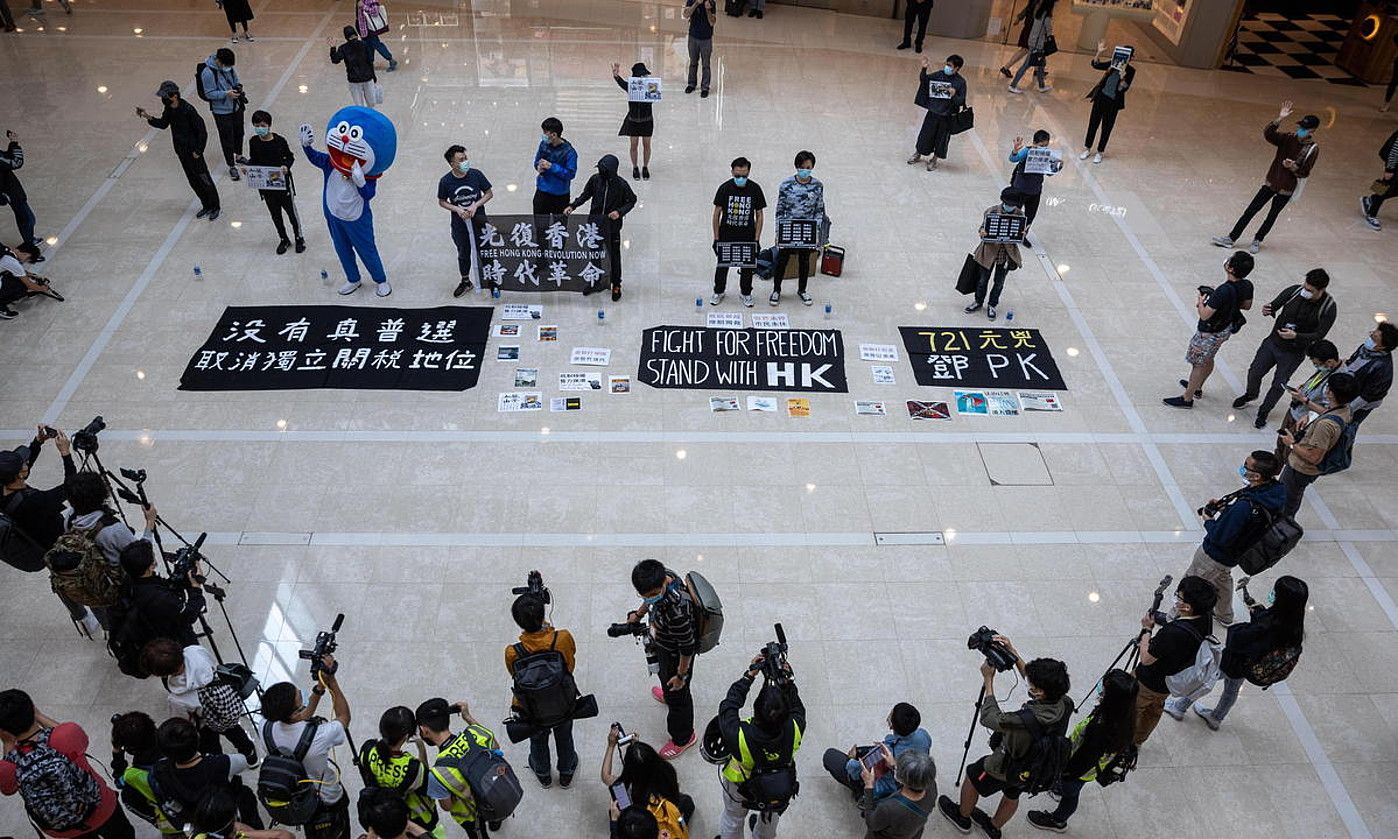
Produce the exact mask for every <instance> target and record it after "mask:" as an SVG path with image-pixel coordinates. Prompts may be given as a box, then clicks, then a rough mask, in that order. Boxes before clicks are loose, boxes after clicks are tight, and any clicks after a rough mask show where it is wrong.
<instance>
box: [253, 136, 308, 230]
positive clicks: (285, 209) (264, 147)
mask: <svg viewBox="0 0 1398 839" xmlns="http://www.w3.org/2000/svg"><path fill="white" fill-rule="evenodd" d="M252 133H253V138H252V140H250V141H249V142H248V156H247V157H246V158H244V159H243V161H241V162H245V163H246V164H247V165H249V166H270V167H275V168H277V169H279V170H281V173H282V175H283V176H284V177H285V178H286V189H259V190H258V191H257V194H258V195H259V196H261V197H262V200H263V201H265V202H267V212H268V213H269V214H271V216H272V225H273V226H274V227H276V228H277V237H278V239H277V254H278V255H279V256H280V255H281V254H284V253H286V250H287V248H289V247H291V241H290V240H289V239H287V238H286V225H285V224H284V223H283V222H282V214H283V213H285V214H286V216H287V218H289V219H291V230H292V232H293V233H294V234H296V252H297V253H301V252H303V251H305V250H306V239H305V237H303V236H302V235H301V219H300V217H298V216H297V215H296V201H295V196H296V189H295V187H294V186H293V185H292V183H291V166H292V164H294V163H295V162H296V155H294V154H292V153H291V146H289V145H287V142H286V138H285V137H283V136H282V135H280V134H275V133H273V132H272V115H271V114H269V113H267V112H266V111H253V114H252Z"/></svg>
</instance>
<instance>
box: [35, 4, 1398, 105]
mask: <svg viewBox="0 0 1398 839" xmlns="http://www.w3.org/2000/svg"><path fill="white" fill-rule="evenodd" d="M1389 11H1390V12H1391V11H1392V4H1390V8H1389ZM12 28H13V27H12ZM1393 43H1394V45H1398V34H1395V35H1394V36H1393ZM1395 91H1398V55H1395V56H1393V69H1392V70H1391V71H1389V74H1388V89H1387V90H1385V91H1384V92H1383V104H1382V105H1380V106H1379V113H1381V114H1386V113H1388V109H1389V107H1390V106H1391V105H1392V104H1393V94H1394V92H1395Z"/></svg>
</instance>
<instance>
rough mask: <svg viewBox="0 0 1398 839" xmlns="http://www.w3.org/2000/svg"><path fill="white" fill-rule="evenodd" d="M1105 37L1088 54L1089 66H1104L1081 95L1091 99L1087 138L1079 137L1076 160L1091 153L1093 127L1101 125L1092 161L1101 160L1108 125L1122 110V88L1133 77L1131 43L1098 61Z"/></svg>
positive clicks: (1132, 50)
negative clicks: (1100, 133)
mask: <svg viewBox="0 0 1398 839" xmlns="http://www.w3.org/2000/svg"><path fill="white" fill-rule="evenodd" d="M1106 45H1107V42H1106V41H1098V42H1097V52H1096V53H1095V54H1094V55H1093V56H1092V69H1094V70H1105V71H1106V72H1105V73H1103V74H1102V78H1101V79H1099V80H1098V81H1097V84H1095V85H1093V86H1092V89H1091V90H1089V91H1088V92H1087V96H1085V97H1083V98H1084V99H1088V100H1090V101H1091V102H1092V115H1091V116H1089V117H1088V118H1087V139H1086V140H1084V141H1083V147H1082V154H1080V155H1078V159H1079V160H1087V157H1088V155H1090V154H1092V141H1093V139H1094V138H1095V137H1096V136H1097V128H1098V127H1099V126H1100V127H1101V129H1102V139H1101V140H1100V141H1099V142H1098V143H1097V154H1096V155H1094V156H1093V158H1092V162H1093V163H1101V162H1102V154H1103V153H1104V152H1105V151H1106V150H1107V141H1108V140H1110V139H1111V136H1112V128H1113V127H1115V126H1116V115H1117V114H1118V113H1120V112H1121V111H1124V110H1126V91H1127V89H1128V88H1130V87H1131V83H1132V82H1133V81H1135V79H1136V68H1135V67H1133V66H1132V65H1131V56H1132V54H1133V53H1134V52H1135V50H1134V49H1133V48H1132V47H1117V48H1116V49H1114V50H1112V60H1111V61H1102V60H1101V58H1102V48H1103V47H1105V46H1106Z"/></svg>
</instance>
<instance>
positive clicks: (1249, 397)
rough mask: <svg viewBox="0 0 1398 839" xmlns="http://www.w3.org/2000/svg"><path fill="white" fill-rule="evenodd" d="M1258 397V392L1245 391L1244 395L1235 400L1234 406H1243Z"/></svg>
mask: <svg viewBox="0 0 1398 839" xmlns="http://www.w3.org/2000/svg"><path fill="white" fill-rule="evenodd" d="M1256 398H1257V394H1255V393H1244V394H1243V395H1242V396H1239V397H1238V398H1237V399H1234V400H1233V407H1234V408H1241V407H1243V406H1244V405H1246V404H1248V403H1249V402H1251V401H1252V400H1254V399H1256Z"/></svg>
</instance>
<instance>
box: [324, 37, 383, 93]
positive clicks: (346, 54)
mask: <svg viewBox="0 0 1398 839" xmlns="http://www.w3.org/2000/svg"><path fill="white" fill-rule="evenodd" d="M344 34H345V42H344V43H343V44H338V45H337V44H336V43H335V42H334V41H333V40H330V39H326V43H328V44H330V61H331V63H332V64H344V65H345V81H346V82H348V83H349V92H350V103H351V104H354V105H360V106H362V107H365V108H372V107H374V105H375V102H374V92H373V88H374V82H376V81H378V76H376V75H375V74H374V48H373V47H371V46H370V45H368V44H366V43H364V42H363V41H361V40H359V33H358V32H357V31H355V28H354V27H353V26H346V27H345V28H344Z"/></svg>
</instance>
